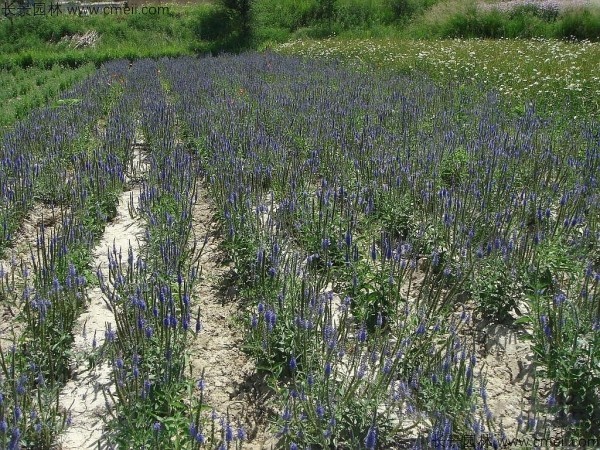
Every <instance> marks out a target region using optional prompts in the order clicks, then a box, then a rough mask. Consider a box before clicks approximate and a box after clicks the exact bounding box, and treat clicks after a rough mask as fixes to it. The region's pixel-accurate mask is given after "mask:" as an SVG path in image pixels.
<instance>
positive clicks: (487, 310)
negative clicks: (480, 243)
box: [470, 255, 520, 322]
mask: <svg viewBox="0 0 600 450" xmlns="http://www.w3.org/2000/svg"><path fill="white" fill-rule="evenodd" d="M519 287H520V283H519V280H518V279H517V277H516V274H515V273H512V272H511V270H510V267H509V266H507V264H506V262H505V261H504V260H503V259H502V258H501V257H500V256H498V255H493V256H491V257H489V258H485V259H483V260H481V261H479V263H478V264H477V266H476V267H475V270H474V272H473V274H472V278H471V285H470V292H471V295H472V297H473V300H475V304H476V310H477V311H478V312H479V313H480V314H481V315H482V316H483V317H484V318H486V319H492V320H496V321H499V322H507V321H509V320H510V316H509V313H510V312H511V311H514V309H515V307H516V306H517V301H518V300H519V296H520V289H519Z"/></svg>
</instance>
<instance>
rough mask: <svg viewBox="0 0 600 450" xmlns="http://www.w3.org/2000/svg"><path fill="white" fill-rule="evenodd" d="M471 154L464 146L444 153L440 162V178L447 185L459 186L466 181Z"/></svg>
mask: <svg viewBox="0 0 600 450" xmlns="http://www.w3.org/2000/svg"><path fill="white" fill-rule="evenodd" d="M468 168H469V155H468V154H467V151H466V150H465V148H464V147H459V148H456V149H454V150H453V151H451V152H448V153H446V154H444V156H443V158H442V161H441V163H440V178H441V180H442V183H443V185H444V186H446V187H457V186H459V185H460V184H461V182H464V181H466V177H467V174H468Z"/></svg>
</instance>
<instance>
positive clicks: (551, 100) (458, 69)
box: [276, 38, 600, 120]
mask: <svg viewBox="0 0 600 450" xmlns="http://www.w3.org/2000/svg"><path fill="white" fill-rule="evenodd" d="M276 49H277V51H280V52H282V53H287V54H297V55H303V56H309V57H336V58H341V59H344V60H347V61H351V62H354V63H360V64H362V63H366V64H369V65H374V66H376V67H386V68H393V69H395V70H399V71H401V72H411V71H415V70H417V71H421V72H425V73H427V74H429V75H430V76H431V77H433V78H434V79H436V80H438V81H441V82H452V83H460V84H463V83H465V82H466V83H470V84H475V85H481V86H482V87H483V88H485V89H494V90H497V91H499V92H500V93H501V94H502V95H503V96H504V97H505V99H506V100H507V102H508V105H510V107H511V108H513V109H514V112H523V111H524V109H525V107H526V105H527V104H528V103H530V102H533V103H535V105H536V107H537V108H538V109H539V110H540V111H545V112H547V113H551V112H556V111H560V113H561V115H562V116H563V117H564V118H565V120H569V119H572V118H573V117H575V116H581V115H585V116H589V117H598V111H599V109H600V101H599V100H598V99H599V98H600V77H599V76H598V73H597V67H598V64H599V63H600V44H598V43H591V42H587V41H585V42H565V41H559V40H548V39H546V40H545V39H534V40H506V39H501V40H463V39H453V40H435V41H429V40H423V41H419V40H405V39H389V38H388V39H354V40H349V39H343V38H338V39H328V40H322V41H317V40H299V41H294V42H289V43H285V44H281V45H280V46H278V47H276Z"/></svg>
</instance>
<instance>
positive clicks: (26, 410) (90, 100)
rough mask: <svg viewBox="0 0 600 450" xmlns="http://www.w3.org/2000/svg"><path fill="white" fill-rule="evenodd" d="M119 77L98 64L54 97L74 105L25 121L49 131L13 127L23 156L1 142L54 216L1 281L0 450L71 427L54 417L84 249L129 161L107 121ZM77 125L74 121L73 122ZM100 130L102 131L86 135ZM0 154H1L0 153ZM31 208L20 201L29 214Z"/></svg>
mask: <svg viewBox="0 0 600 450" xmlns="http://www.w3.org/2000/svg"><path fill="white" fill-rule="evenodd" d="M127 69H128V63H126V62H124V61H121V62H117V63H112V64H110V65H107V66H106V67H105V68H104V69H103V70H101V71H99V72H98V73H97V74H96V75H95V76H94V77H92V78H90V79H88V80H87V81H86V82H83V83H82V84H79V85H77V86H76V87H74V88H73V89H72V90H71V91H69V92H67V93H66V94H65V95H67V97H63V98H65V99H70V98H75V99H76V102H74V103H70V102H67V103H66V104H65V105H63V106H62V109H61V111H60V113H56V112H54V113H52V109H50V108H47V109H45V110H39V111H36V112H34V113H32V115H31V116H30V118H29V120H35V118H36V117H40V116H41V115H43V114H46V116H47V117H50V118H52V117H54V119H55V120H54V121H53V122H50V123H49V124H48V123H44V125H54V127H55V128H46V127H43V126H40V127H38V129H37V133H31V128H32V126H31V122H28V123H19V124H17V126H16V130H17V132H18V130H19V129H20V128H21V127H23V128H24V129H23V132H24V131H26V130H27V128H25V126H26V125H29V134H27V136H31V138H29V140H30V142H31V144H32V145H31V147H30V148H27V147H25V146H24V145H23V144H25V143H26V142H27V141H24V142H22V141H21V140H19V139H18V136H19V135H16V136H17V138H15V136H13V137H12V139H14V141H10V140H9V141H8V142H9V143H11V142H14V143H15V148H18V149H20V151H24V152H27V151H29V152H30V153H29V154H28V155H27V156H28V158H29V159H30V165H29V164H28V165H26V164H24V163H23V162H21V165H20V166H14V167H13V169H17V168H19V169H21V170H23V169H26V170H27V169H29V168H30V166H34V167H35V174H36V177H37V178H36V179H35V181H34V182H33V183H32V186H31V187H30V189H29V192H27V194H24V195H29V196H31V197H34V196H41V197H43V201H44V202H45V203H47V204H48V205H52V206H53V207H55V208H56V209H57V210H59V211H60V215H59V216H58V217H55V218H54V219H55V220H56V223H55V224H54V225H53V226H52V227H50V226H48V225H46V224H45V223H44V221H43V220H42V222H41V223H40V224H39V225H38V226H37V239H36V240H35V243H34V244H33V243H32V244H30V255H29V256H28V255H18V254H16V255H15V256H14V257H13V261H14V262H13V263H11V265H10V267H9V268H8V273H7V274H6V275H5V277H4V280H5V281H6V282H7V283H8V281H9V280H10V283H11V284H10V285H6V284H5V285H4V286H3V287H4V288H5V289H6V290H5V291H4V292H11V291H12V300H13V301H14V305H13V306H14V307H15V308H16V309H17V311H19V314H18V316H17V322H18V323H20V324H22V325H21V326H20V329H19V333H18V334H16V335H15V336H14V338H13V344H12V346H10V347H9V348H2V352H1V358H0V362H1V369H2V370H1V375H0V398H1V399H2V401H1V402H0V425H1V427H0V447H1V448H7V449H16V448H22V447H30V448H40V449H45V448H48V449H49V448H52V446H53V445H55V444H56V438H57V436H58V435H59V434H60V432H61V430H62V429H64V427H65V426H67V425H68V424H69V423H70V420H71V419H70V417H69V416H68V413H67V412H65V411H63V410H61V409H60V407H59V402H58V396H59V394H60V390H61V388H62V387H63V386H64V384H65V383H66V381H67V380H68V379H69V378H70V376H71V374H70V363H71V359H72V355H71V345H72V343H73V338H74V336H73V332H74V326H75V323H76V321H77V317H78V315H79V313H80V312H81V310H82V308H83V307H84V306H85V303H86V299H87V285H88V284H89V283H90V282H93V280H92V279H91V272H90V269H89V265H90V263H91V253H92V250H93V248H94V247H95V245H96V243H97V241H98V238H99V237H100V236H101V235H102V232H103V230H104V226H105V224H106V222H107V221H108V220H112V218H114V217H115V214H116V201H117V198H118V194H119V193H120V192H121V190H122V187H123V183H124V181H125V168H126V167H127V166H128V161H129V159H130V158H131V152H130V147H131V143H132V139H133V129H132V128H131V127H129V128H128V127H127V126H126V125H125V124H124V123H122V122H121V121H116V120H114V119H115V117H116V116H118V114H119V104H115V103H116V95H117V93H116V92H114V95H112V94H110V92H111V91H114V90H115V85H113V84H112V83H117V84H119V83H120V82H119V81H118V80H119V79H120V80H121V82H122V81H123V78H121V77H124V76H125V75H126V72H127ZM90 88H93V89H90ZM90 93H93V94H92V95H90ZM97 95H100V96H103V97H104V99H102V97H94V96H97ZM71 96H73V97H71ZM48 111H50V113H48ZM78 116H81V117H82V119H79V120H76V117H78ZM42 117H44V116H42ZM86 119H87V121H86ZM100 121H105V124H104V126H99V128H98V129H96V127H95V126H94V125H99V122H100ZM33 123H35V122H33ZM78 125H79V126H81V129H78V128H77V126H78ZM34 129H35V128H34ZM80 133H81V134H80ZM7 136H8V134H7ZM9 138H10V136H9ZM36 142H38V144H37V147H34V144H35V143H36ZM4 150H5V151H6V152H7V153H6V154H7V155H11V153H9V152H10V148H7V147H4ZM44 158H45V159H46V160H44ZM48 162H50V163H51V164H49V163H48ZM18 175H20V177H22V178H25V177H26V176H30V174H29V173H27V172H25V173H20V174H14V177H15V178H17V176H18ZM17 179H18V178H17ZM43 181H44V182H43ZM32 202H33V198H30V199H29V205H31V204H32ZM19 257H20V258H21V261H20V262H19V261H18V258H19ZM15 272H17V274H16V275H17V276H15ZM8 289H10V291H7V290H8ZM3 301H8V299H3ZM3 306H5V305H3Z"/></svg>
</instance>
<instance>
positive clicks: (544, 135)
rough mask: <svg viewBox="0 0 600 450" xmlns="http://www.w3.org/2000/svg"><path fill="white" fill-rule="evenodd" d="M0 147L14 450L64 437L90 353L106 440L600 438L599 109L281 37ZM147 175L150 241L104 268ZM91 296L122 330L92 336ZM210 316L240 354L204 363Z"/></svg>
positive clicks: (164, 70)
mask: <svg viewBox="0 0 600 450" xmlns="http://www.w3.org/2000/svg"><path fill="white" fill-rule="evenodd" d="M0 156H1V158H0V202H1V203H0V222H1V227H2V232H1V234H0V249H1V250H2V256H3V257H4V259H3V260H2V261H0V275H1V276H0V279H1V280H2V281H1V282H2V284H1V286H0V313H1V314H2V325H1V328H0V332H2V333H3V334H1V335H0V346H1V357H0V449H2V450H5V449H11V450H12V449H18V448H35V449H51V448H57V447H58V448H60V445H61V442H65V441H64V440H63V438H62V436H63V433H64V432H65V431H64V430H65V429H66V430H67V431H68V428H69V426H70V425H72V424H73V423H75V422H76V421H77V420H80V419H81V418H80V417H76V416H71V414H70V413H69V408H68V407H65V406H63V405H62V404H61V402H60V401H59V400H60V397H61V395H62V394H61V392H62V389H63V388H64V386H65V384H66V383H67V382H68V381H69V380H71V381H73V379H75V378H76V377H75V376H74V374H75V372H74V370H73V367H72V366H73V360H77V361H83V362H84V366H89V367H94V366H101V365H102V364H106V365H107V367H109V371H110V379H111V382H110V383H109V384H110V386H108V387H104V388H102V389H99V391H98V393H97V395H99V396H101V395H104V397H105V399H106V401H105V406H104V408H105V409H104V410H103V412H102V415H103V416H105V420H104V422H103V423H100V425H98V427H100V428H102V433H101V435H102V436H101V438H100V442H99V444H97V445H100V446H102V447H103V448H135V449H141V448H148V449H159V448H161V449H162V448H178V449H179V448H181V449H196V448H219V449H220V448H223V449H234V448H268V445H273V447H274V448H286V449H299V448H315V449H318V448H340V449H359V448H362V449H369V450H372V449H376V448H381V449H384V448H440V449H441V448H472V447H474V446H477V445H479V447H477V448H484V447H486V446H488V447H490V448H492V447H493V448H498V447H502V446H504V447H507V446H509V445H510V440H511V439H516V438H519V439H523V440H522V441H520V442H521V445H528V443H531V442H538V443H539V442H541V441H540V439H546V440H547V441H544V442H549V441H550V440H555V441H558V440H562V441H561V442H570V441H576V442H579V440H580V439H586V440H587V442H596V440H597V439H600V434H599V431H598V427H597V424H598V423H599V421H600V332H599V330H600V325H599V324H600V292H599V288H598V283H599V281H600V274H599V272H600V243H599V239H600V230H599V227H598V225H599V220H600V209H599V205H600V202H599V193H600V190H599V185H598V173H600V131H599V127H598V123H595V122H593V121H592V120H591V119H586V118H585V117H583V118H581V117H580V118H579V119H576V120H573V121H570V122H568V121H565V120H555V119H554V118H553V117H552V116H550V117H548V116H541V115H540V114H538V113H537V112H536V110H535V109H534V107H533V106H531V105H530V104H529V106H527V107H526V108H525V110H524V111H522V112H520V113H519V114H518V115H517V114H516V113H515V111H514V109H511V108H506V107H505V105H504V103H503V99H502V98H501V97H499V95H498V94H496V93H494V92H492V91H489V92H487V91H482V90H475V89H472V88H469V87H467V86H465V85H463V84H459V83H457V82H455V81H450V82H447V83H443V82H434V81H432V80H430V79H429V78H428V77H427V76H424V75H419V74H412V75H404V74H402V75H401V74H398V73H394V72H393V71H392V70H387V69H381V70H380V71H378V72H377V73H376V74H366V73H365V72H364V71H361V70H353V69H352V68H349V67H348V66H347V65H343V64H340V63H335V62H331V61H325V60H313V59H301V58H295V57H290V56H280V55H275V54H270V53H266V54H245V55H241V56H222V57H217V58H181V59H163V60H161V61H150V60H142V61H138V62H135V63H133V64H129V63H128V62H123V61H121V62H112V63H109V64H106V65H104V66H102V67H101V68H100V69H99V70H98V71H97V72H96V73H95V74H94V75H92V76H91V77H90V78H89V79H87V80H86V81H84V82H82V83H81V84H79V85H78V86H76V87H75V88H73V89H71V90H70V91H68V92H65V93H64V94H63V96H62V99H61V100H60V101H59V102H57V103H56V104H55V105H54V106H49V107H46V108H43V109H40V110H38V111H35V112H34V113H32V114H31V116H30V117H29V118H28V119H26V120H25V121H23V122H20V123H18V124H17V125H16V126H15V127H14V129H13V130H11V131H9V132H7V133H5V134H4V136H3V138H2V143H1V145H0ZM142 168H143V170H142ZM134 188H135V189H134ZM136 189H137V190H136ZM127 191H131V198H130V201H129V213H130V215H131V217H132V218H134V219H135V220H136V221H137V223H139V224H140V226H141V228H142V229H143V233H142V234H143V238H141V241H140V243H139V249H136V250H135V251H134V249H133V247H130V248H129V249H128V248H121V249H119V248H117V246H116V245H114V246H113V247H112V248H109V249H108V250H105V252H104V253H105V254H107V258H108V264H107V268H106V269H105V270H100V269H99V270H97V271H96V267H97V264H96V263H95V261H94V256H93V255H94V252H95V250H94V248H96V246H97V245H98V243H99V242H100V241H101V239H102V237H103V234H104V233H105V228H106V227H109V226H110V224H111V221H113V220H114V219H115V217H116V216H117V210H118V209H119V208H122V207H123V204H122V202H121V203H120V202H119V198H123V195H124V194H123V193H127ZM134 192H136V198H134V194H133V193H134ZM126 197H127V194H125V198H126ZM199 205H201V206H202V208H199ZM36 211H45V212H46V216H45V217H44V216H43V215H41V216H40V217H38V216H37V215H36ZM200 211H202V215H201V214H200ZM206 211H210V214H209V215H207V213H206ZM49 214H50V215H51V217H48V215H49ZM28 223H33V225H34V226H33V229H34V230H35V232H34V233H33V234H32V233H29V235H28V234H27V233H24V230H25V229H26V226H25V225H26V224H28ZM132 239H133V236H132ZM213 244H214V245H213ZM207 252H208V253H209V254H210V255H213V256H216V255H218V256H219V258H218V259H219V262H218V264H220V265H221V266H222V269H220V271H217V270H216V269H214V272H215V273H217V272H218V273H219V276H218V279H213V278H215V277H213V276H211V275H210V274H211V273H212V271H213V270H212V269H210V268H209V265H211V264H212V265H213V266H215V267H216V264H217V263H215V262H214V260H215V258H206V254H207ZM209 284H210V285H211V286H214V287H215V290H216V289H217V288H218V289H220V290H222V291H226V292H228V293H230V294H231V295H227V296H224V297H223V298H222V303H219V302H213V303H210V304H209V303H207V302H206V299H205V298H203V296H205V295H208V292H209V291H208V290H207V289H206V286H208V285H209ZM94 288H99V290H101V292H102V298H103V299H104V302H105V304H106V314H107V317H108V313H110V315H111V316H112V317H114V324H111V325H107V327H105V329H104V328H103V329H102V330H92V331H90V329H87V330H86V327H85V324H84V326H83V333H86V332H87V334H88V335H89V336H88V337H89V338H90V340H91V339H92V338H91V336H93V345H91V347H90V351H89V352H85V354H76V353H77V352H75V351H74V350H73V342H74V340H75V336H76V334H77V333H80V332H81V330H80V328H78V325H77V323H78V317H79V316H80V315H81V314H82V313H83V312H84V311H85V310H86V308H87V307H88V306H86V305H87V304H88V301H89V297H90V295H92V294H91V293H92V291H93V289H94ZM211 292H212V291H211ZM211 295H212V294H211ZM207 305H210V310H206V308H207V307H208V306H207ZM218 311H226V315H227V317H224V318H223V320H221V322H219V324H220V325H219V326H221V329H216V330H215V329H214V324H212V325H213V328H211V324H210V323H208V322H209V321H210V320H213V319H214V318H215V317H217V316H218V313H217V312H218ZM230 314H231V315H232V316H231V317H230V316H229V315H230ZM107 322H109V321H108V319H107ZM205 330H211V331H210V333H211V334H214V337H215V338H221V339H224V336H226V335H228V334H231V333H239V335H240V336H242V337H241V338H240V339H241V342H240V343H239V349H242V350H243V351H244V354H245V355H244V356H243V357H242V356H241V355H239V356H236V357H230V356H227V357H223V358H221V359H223V360H219V358H218V357H217V358H216V359H211V361H210V364H208V363H207V362H203V361H198V360H196V359H195V358H194V357H192V355H198V354H200V355H205V356H206V357H209V356H210V352H207V350H206V348H204V349H203V346H205V345H208V344H207V342H209V341H206V340H203V333H205V332H206V331H205ZM232 330H237V331H232ZM100 334H102V338H100ZM210 342H212V341H210ZM232 345H233V344H232ZM236 345H237V344H236ZM231 354H232V353H228V354H227V355H231ZM219 355H220V354H219ZM223 355H225V354H223ZM227 358H230V359H227ZM244 358H245V359H244ZM211 365H216V366H218V368H219V370H211V369H213V367H212V366H211ZM242 365H243V366H244V371H242V368H241V366H242ZM236 366H237V369H236ZM248 368H251V370H247V369H248ZM235 370H237V372H235V373H236V378H235V380H234V381H233V380H228V378H227V377H228V376H229V375H228V374H232V373H234V371H235ZM242 372H243V373H242ZM211 377H214V378H211ZM74 381H77V380H76V379H75V380H74ZM219 387H221V389H223V390H226V389H229V388H231V389H232V391H231V393H230V392H229V391H227V395H225V396H223V397H222V398H223V399H229V400H231V402H229V400H223V402H226V403H227V405H226V407H224V406H223V405H222V404H218V402H217V400H216V399H217V398H221V397H219V396H218V395H217V394H216V393H215V392H214V390H215V389H219ZM242 393H245V394H247V395H246V396H244V397H243V400H240V399H242V396H241V394H242ZM262 394H264V395H262ZM236 395H237V397H236ZM80 401H81V402H86V401H87V400H86V399H85V398H82V399H80ZM219 402H220V400H219ZM236 402H237V403H244V406H243V407H240V408H235V403H236ZM257 411H266V413H265V415H266V416H268V417H267V419H268V420H263V419H261V420H259V419H256V420H254V419H253V420H249V419H248V417H250V416H252V417H258V416H259V414H258V413H257ZM267 422H268V423H267ZM266 436H270V437H266ZM536 439H537V440H538V441H535V440H536ZM94 445H96V444H94ZM63 448H70V447H66V446H64V445H63Z"/></svg>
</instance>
